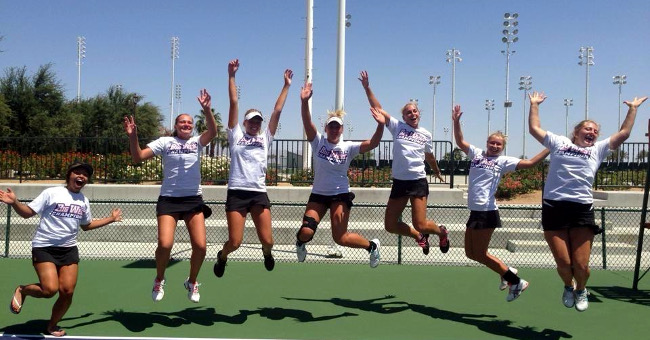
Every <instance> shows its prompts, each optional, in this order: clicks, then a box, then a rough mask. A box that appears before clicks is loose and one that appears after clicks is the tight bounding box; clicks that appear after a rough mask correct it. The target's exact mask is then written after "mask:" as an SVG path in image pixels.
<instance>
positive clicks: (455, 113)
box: [451, 105, 463, 122]
mask: <svg viewBox="0 0 650 340" xmlns="http://www.w3.org/2000/svg"><path fill="white" fill-rule="evenodd" d="M462 115H463V112H462V111H460V105H456V106H454V109H453V110H452V111H451V120H452V121H454V122H456V121H460V116H462Z"/></svg>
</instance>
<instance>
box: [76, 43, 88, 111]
mask: <svg viewBox="0 0 650 340" xmlns="http://www.w3.org/2000/svg"><path fill="white" fill-rule="evenodd" d="M84 58H86V37H83V36H79V37H77V103H78V102H80V101H81V63H82V61H81V60H82V59H84Z"/></svg>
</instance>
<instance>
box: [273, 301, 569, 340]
mask: <svg viewBox="0 0 650 340" xmlns="http://www.w3.org/2000/svg"><path fill="white" fill-rule="evenodd" d="M393 298H395V296H394V295H386V296H384V297H381V298H376V299H367V300H352V299H341V298H331V299H306V298H290V297H283V299H285V300H293V301H307V302H329V303H332V304H334V305H336V306H340V307H345V308H354V309H358V310H362V311H364V312H375V313H381V314H390V313H399V312H403V311H406V310H411V311H413V312H415V313H420V314H423V315H426V316H429V317H431V318H434V319H442V320H446V321H453V322H460V323H464V324H467V325H472V326H475V327H476V328H478V329H480V330H482V331H484V332H486V333H491V334H494V335H499V336H505V337H509V338H512V339H523V340H530V339H561V338H572V337H573V336H571V335H570V334H568V333H566V332H564V331H560V330H553V329H544V330H541V331H538V330H535V327H514V326H511V324H512V323H513V322H512V321H510V320H498V319H494V318H496V317H497V316H496V315H489V314H464V313H455V312H451V311H447V310H444V309H439V308H436V307H430V306H424V305H418V304H411V303H407V302H404V301H390V302H378V301H382V300H387V299H393Z"/></svg>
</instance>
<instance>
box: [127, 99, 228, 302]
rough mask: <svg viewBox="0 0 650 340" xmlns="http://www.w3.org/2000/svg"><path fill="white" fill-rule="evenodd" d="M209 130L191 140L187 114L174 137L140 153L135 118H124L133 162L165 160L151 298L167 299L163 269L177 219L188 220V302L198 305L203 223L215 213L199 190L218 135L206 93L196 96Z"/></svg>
mask: <svg viewBox="0 0 650 340" xmlns="http://www.w3.org/2000/svg"><path fill="white" fill-rule="evenodd" d="M197 99H198V101H199V103H200V104H201V108H202V110H203V114H204V115H205V122H206V127H207V130H206V131H205V132H203V133H202V134H201V135H199V136H192V132H193V131H194V122H193V120H192V116H190V115H189V114H187V113H183V114H180V115H178V116H177V117H176V121H175V124H174V132H173V133H172V136H171V137H160V138H158V139H156V140H154V141H153V142H151V143H149V144H147V146H146V147H145V148H144V149H142V148H140V143H139V142H138V134H137V129H136V125H135V119H134V118H133V116H131V117H124V130H125V131H126V134H127V136H128V137H129V148H130V151H131V158H132V159H133V162H134V163H140V162H142V161H144V160H147V159H150V158H153V157H154V156H157V155H161V156H162V161H163V175H164V177H163V181H162V186H161V187H160V196H158V203H157V204H156V215H157V218H158V247H157V248H156V277H155V279H154V283H153V289H152V292H151V297H152V299H153V300H154V301H160V300H162V298H163V296H164V295H165V290H164V287H165V270H166V269H167V264H168V262H169V256H170V254H171V250H172V246H173V245H174V231H175V230H176V224H177V223H178V220H179V219H183V220H184V221H185V226H186V227H187V230H188V232H189V235H190V243H191V245H192V255H191V256H190V273H189V276H188V277H187V279H186V280H185V282H184V286H185V289H187V297H188V298H189V299H190V300H191V301H192V302H199V300H200V298H201V295H200V294H199V283H198V281H197V277H198V275H199V270H200V269H201V265H202V264H203V260H204V259H205V253H206V236H205V219H206V218H207V217H209V216H210V215H211V214H212V210H210V208H209V207H208V206H207V205H205V203H204V202H203V196H202V189H201V164H200V156H201V149H203V147H205V146H206V145H208V144H210V141H211V140H212V138H214V137H215V136H216V135H217V123H216V122H215V120H214V116H213V115H212V111H211V97H210V94H209V93H208V91H207V90H206V89H203V90H201V91H200V94H199V96H198V97H197Z"/></svg>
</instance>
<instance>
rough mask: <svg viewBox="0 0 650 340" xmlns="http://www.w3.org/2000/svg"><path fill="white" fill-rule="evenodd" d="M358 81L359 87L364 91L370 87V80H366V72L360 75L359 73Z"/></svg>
mask: <svg viewBox="0 0 650 340" xmlns="http://www.w3.org/2000/svg"><path fill="white" fill-rule="evenodd" d="M358 79H359V80H360V81H361V85H362V86H363V88H364V89H367V88H368V86H370V80H368V71H361V73H359V78H358Z"/></svg>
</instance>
